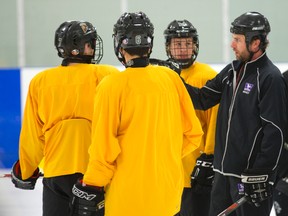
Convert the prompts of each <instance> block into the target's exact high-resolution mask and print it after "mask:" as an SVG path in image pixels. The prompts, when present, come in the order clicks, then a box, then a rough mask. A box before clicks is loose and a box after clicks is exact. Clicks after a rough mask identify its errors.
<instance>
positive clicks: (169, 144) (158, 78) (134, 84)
mask: <svg viewBox="0 0 288 216" xmlns="http://www.w3.org/2000/svg"><path fill="white" fill-rule="evenodd" d="M94 107H95V112H94V117H93V123H92V145H91V146H90V149H89V154H90V161H89V165H88V168H87V172H86V173H85V175H84V182H85V183H86V184H88V185H95V186H106V185H107V187H106V193H105V216H115V215H117V216H135V215H137V216H147V215H150V216H160V215H161V216H172V215H175V214H176V213H177V212H179V210H180V202H181V195H182V191H183V186H184V185H183V183H184V179H183V164H182V158H183V157H184V156H185V155H187V154H190V153H191V152H192V151H194V150H195V149H197V148H198V147H199V145H200V141H201V137H202V134H203V132H202V129H201V125H200V122H199V120H198V118H197V117H196V114H195V112H194V108H193V105H192V101H191V99H190V97H189V95H188V92H187V90H186V88H185V86H184V85H183V82H182V81H181V79H180V78H179V76H178V75H177V74H176V73H175V72H173V71H172V70H170V69H169V68H166V67H162V66H152V65H148V66H147V67H141V68H127V69H126V70H125V71H124V72H122V73H118V74H115V75H111V76H108V77H105V78H104V79H103V81H102V82H101V83H100V85H99V86H98V87H97V93H96V97H95V106H94Z"/></svg>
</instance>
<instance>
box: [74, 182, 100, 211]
mask: <svg viewBox="0 0 288 216" xmlns="http://www.w3.org/2000/svg"><path fill="white" fill-rule="evenodd" d="M72 193H73V198H72V201H71V203H70V205H71V211H72V214H71V215H72V216H82V215H90V216H104V188H103V187H93V186H88V185H85V184H84V183H82V180H78V181H77V183H76V184H74V186H73V188H72Z"/></svg>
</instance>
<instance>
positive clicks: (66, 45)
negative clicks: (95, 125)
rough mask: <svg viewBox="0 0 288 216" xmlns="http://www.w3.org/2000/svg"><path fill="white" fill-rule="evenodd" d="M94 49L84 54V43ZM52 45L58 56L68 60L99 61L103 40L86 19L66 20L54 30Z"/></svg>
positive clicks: (101, 54) (101, 55)
mask: <svg viewBox="0 0 288 216" xmlns="http://www.w3.org/2000/svg"><path fill="white" fill-rule="evenodd" d="M87 43H88V44H90V46H91V48H92V49H94V52H93V55H85V54H84V50H85V44H87ZM54 45H55V47H56V49H57V51H58V56H59V57H61V58H64V60H68V61H69V62H83V63H95V62H96V63H99V62H100V60H101V59H102V57H103V41H102V39H101V37H100V36H99V35H97V31H96V28H95V27H94V26H93V25H92V24H91V23H89V22H86V21H66V22H64V23H62V24H61V25H60V26H59V27H58V29H57V30H56V32H55V40H54Z"/></svg>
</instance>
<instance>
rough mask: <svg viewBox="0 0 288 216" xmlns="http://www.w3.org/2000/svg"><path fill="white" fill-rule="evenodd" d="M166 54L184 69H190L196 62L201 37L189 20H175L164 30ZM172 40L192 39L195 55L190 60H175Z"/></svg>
mask: <svg viewBox="0 0 288 216" xmlns="http://www.w3.org/2000/svg"><path fill="white" fill-rule="evenodd" d="M164 37H165V47H166V54H167V56H168V58H172V59H174V60H176V61H178V62H179V64H180V65H181V67H182V68H188V67H189V66H191V65H192V64H193V63H194V61H195V60H196V58H197V56H198V53H199V37H198V33H197V29H196V28H195V27H194V26H193V25H192V23H190V22H189V21H188V20H174V21H172V22H171V23H169V25H168V27H167V28H166V29H165V30H164ZM172 38H192V39H193V54H192V56H191V58H189V59H181V60H180V59H175V58H174V57H173V56H172V55H171V50H170V44H171V40H172Z"/></svg>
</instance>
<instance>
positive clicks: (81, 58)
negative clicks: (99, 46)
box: [61, 55, 95, 66]
mask: <svg viewBox="0 0 288 216" xmlns="http://www.w3.org/2000/svg"><path fill="white" fill-rule="evenodd" d="M69 63H83V64H95V62H94V61H93V56H90V55H89V56H88V55H78V56H77V58H76V57H68V58H65V59H63V61H62V64H61V65H62V66H68V65H69Z"/></svg>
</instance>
